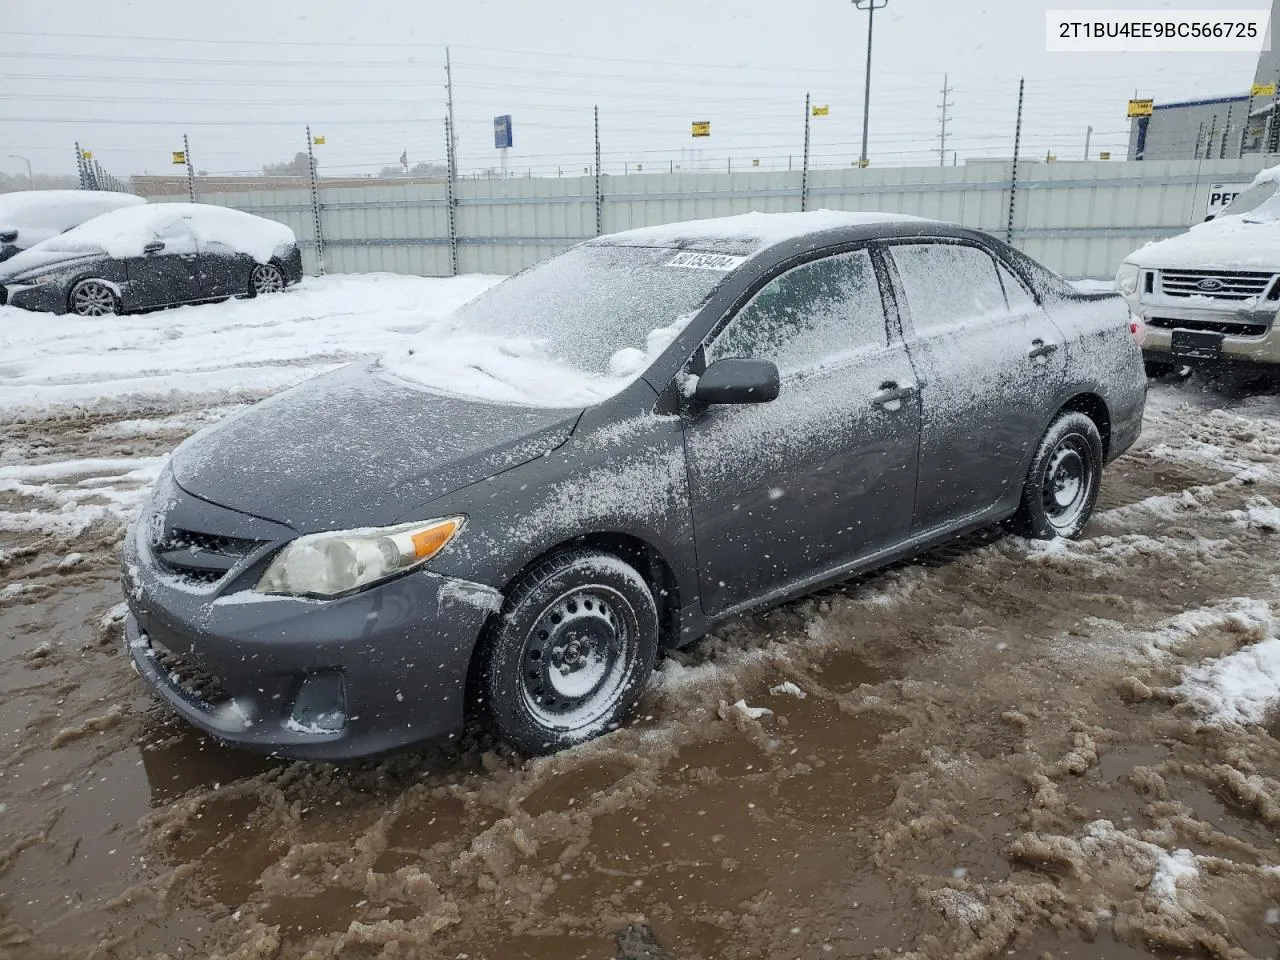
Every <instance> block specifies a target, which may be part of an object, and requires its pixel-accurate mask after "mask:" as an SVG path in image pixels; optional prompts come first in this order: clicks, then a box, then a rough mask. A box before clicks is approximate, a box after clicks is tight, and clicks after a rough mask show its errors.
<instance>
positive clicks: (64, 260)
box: [0, 248, 102, 283]
mask: <svg viewBox="0 0 1280 960" xmlns="http://www.w3.org/2000/svg"><path fill="white" fill-rule="evenodd" d="M101 257H102V253H101V252H100V251H99V252H95V251H92V250H87V251H86V250H78V251H76V252H74V253H71V252H68V251H66V250H41V249H38V248H33V249H30V250H23V251H21V252H20V253H16V254H14V255H13V256H12V257H10V258H9V259H8V260H6V261H4V263H3V264H0V283H8V282H9V281H10V280H15V279H18V278H21V277H22V276H23V274H27V273H30V274H33V275H38V274H40V273H43V272H47V271H49V270H56V269H59V268H61V267H70V266H74V265H75V264H77V263H81V262H88V261H90V260H97V259H100V258H101Z"/></svg>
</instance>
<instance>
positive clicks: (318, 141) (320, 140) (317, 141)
mask: <svg viewBox="0 0 1280 960" xmlns="http://www.w3.org/2000/svg"><path fill="white" fill-rule="evenodd" d="M311 142H312V144H314V145H315V146H317V147H318V146H320V145H321V144H323V143H324V137H312V138H311Z"/></svg>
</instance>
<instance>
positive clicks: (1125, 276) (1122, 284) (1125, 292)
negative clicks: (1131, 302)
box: [1116, 263, 1142, 297]
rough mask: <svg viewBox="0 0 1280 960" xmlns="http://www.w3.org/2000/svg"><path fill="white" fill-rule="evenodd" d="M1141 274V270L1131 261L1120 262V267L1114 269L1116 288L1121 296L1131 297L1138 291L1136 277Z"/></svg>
mask: <svg viewBox="0 0 1280 960" xmlns="http://www.w3.org/2000/svg"><path fill="white" fill-rule="evenodd" d="M1141 274H1142V271H1141V270H1140V269H1138V267H1137V266H1135V265H1134V264H1132V263H1122V264H1120V269H1119V270H1117V271H1116V289H1117V290H1119V291H1120V294H1121V296H1125V297H1132V296H1133V295H1134V294H1135V293H1137V292H1138V277H1139V276H1141Z"/></svg>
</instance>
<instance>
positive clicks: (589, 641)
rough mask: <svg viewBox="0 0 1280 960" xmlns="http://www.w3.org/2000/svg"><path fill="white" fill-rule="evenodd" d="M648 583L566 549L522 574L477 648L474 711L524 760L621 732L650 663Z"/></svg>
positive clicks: (652, 613)
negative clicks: (478, 711) (522, 753)
mask: <svg viewBox="0 0 1280 960" xmlns="http://www.w3.org/2000/svg"><path fill="white" fill-rule="evenodd" d="M660 637H661V628H660V626H659V615H658V606H657V603H656V602H655V600H654V596H653V591H652V589H651V588H650V587H649V584H648V582H647V581H646V580H645V578H644V577H642V576H641V575H640V573H639V571H637V570H636V569H635V568H634V567H632V566H631V565H630V564H629V563H627V562H625V561H623V560H622V559H620V558H619V557H617V556H614V555H612V554H608V553H603V552H597V551H594V550H582V549H577V550H574V549H569V550H564V551H562V552H560V553H555V554H552V555H551V556H548V557H546V558H544V559H543V560H541V561H539V562H538V563H537V564H535V565H534V566H533V567H531V568H530V569H529V570H527V571H525V573H524V574H523V575H521V576H520V578H519V579H518V580H516V582H515V583H514V584H512V585H511V587H509V588H508V590H507V591H506V600H505V602H504V603H503V606H502V612H501V613H500V614H498V615H497V616H496V617H494V618H493V619H492V620H491V621H490V623H489V627H488V630H487V631H486V635H485V637H483V638H482V641H481V646H480V648H479V651H478V659H477V662H476V664H475V669H476V674H475V684H476V685H475V690H474V695H475V697H476V700H475V704H476V706H477V707H480V708H481V709H482V710H483V714H484V717H485V719H486V721H487V722H488V724H489V725H490V726H491V727H492V728H493V729H494V731H495V732H496V733H497V734H498V735H499V736H501V737H502V738H503V739H504V740H506V741H507V742H508V743H509V744H511V745H512V746H513V747H515V748H516V749H517V750H520V751H522V752H524V753H527V754H546V753H554V752H555V751H557V750H563V749H565V748H566V747H572V746H575V745H577V744H579V743H585V742H586V741H588V740H590V739H592V738H593V737H598V736H600V735H602V734H605V733H608V732H609V731H610V730H613V729H615V728H616V727H618V726H619V725H620V724H622V723H623V722H624V721H625V720H626V717H627V714H629V713H630V712H631V709H632V708H633V707H634V706H635V704H636V701H637V700H638V699H639V698H640V694H641V692H642V691H643V690H644V686H645V683H646V682H647V681H648V679H649V675H650V673H651V671H652V670H653V664H654V660H655V659H656V658H657V655H658V644H659V640H660Z"/></svg>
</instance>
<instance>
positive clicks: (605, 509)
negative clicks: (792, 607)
mask: <svg viewBox="0 0 1280 960" xmlns="http://www.w3.org/2000/svg"><path fill="white" fill-rule="evenodd" d="M1145 384H1146V378H1145V376H1144V374H1143V369H1142V360H1141V352H1140V349H1139V346H1138V344H1137V343H1136V341H1135V338H1134V336H1133V334H1132V331H1131V329H1130V327H1129V312H1128V310H1127V309H1126V307H1125V304H1124V302H1123V301H1122V300H1121V299H1120V298H1119V297H1118V296H1115V295H1108V294H1093V295H1087V294H1081V293H1078V292H1076V291H1075V290H1073V289H1072V288H1071V287H1070V286H1068V285H1067V284H1066V283H1065V282H1064V281H1062V280H1061V278H1059V277H1058V276H1057V275H1056V274H1053V273H1051V272H1050V271H1048V270H1046V269H1045V268H1043V267H1041V266H1040V265H1039V264H1037V263H1036V262H1034V261H1033V260H1031V259H1029V258H1028V257H1026V256H1024V255H1023V254H1021V253H1019V252H1018V251H1016V250H1014V249H1012V248H1010V247H1008V246H1006V245H1005V244H1003V243H1001V242H999V241H998V240H995V239H993V238H991V237H990V236H987V235H986V234H983V233H979V232H976V231H972V230H966V229H963V228H960V227H956V226H951V225H947V224H943V223H937V222H933V221H928V220H920V219H915V218H910V217H895V216H889V215H880V214H841V213H829V212H818V213H810V214H776V215H761V214H752V215H746V216H743V217H736V218H729V219H724V220H707V221H699V222H692V223H684V224H675V225H671V226H665V227H655V228H648V229H643V230H637V231H632V232H629V233H622V234H617V235H614V236H606V237H601V238H599V239H596V240H592V241H590V242H587V243H584V244H581V245H579V246H577V247H574V248H573V249H571V250H569V251H567V252H566V253H563V254H561V255H560V256H558V257H554V258H552V259H550V260H547V261H545V262H543V263H541V264H539V265H538V266H535V267H533V268H531V269H529V270H527V271H525V272H523V273H521V274H519V275H518V276H516V277H514V278H511V279H509V280H507V281H505V282H503V283H501V284H499V285H498V286H496V287H494V288H492V289H490V290H489V291H487V292H486V293H484V294H482V295H481V296H480V297H478V298H477V299H475V300H474V301H472V302H471V303H469V304H467V305H466V306H464V307H462V308H461V309H460V310H458V311H457V312H455V313H454V314H453V315H451V317H449V318H447V319H446V320H445V321H443V322H442V323H440V324H439V325H435V326H431V327H429V328H427V329H425V330H424V331H422V332H421V333H419V334H416V335H413V336H412V337H410V339H409V342H407V343H406V344H405V346H404V347H403V348H402V349H398V350H397V351H395V352H394V353H392V354H390V355H388V356H386V357H384V358H383V359H382V360H381V361H380V362H377V363H374V364H371V365H369V364H359V365H353V366H348V367H346V368H343V369H340V370H338V371H336V372H333V373H331V374H327V375H324V376H321V377H318V378H316V379H314V380H311V381H309V382H307V383H304V384H302V385H300V386H298V387H295V388H293V389H292V390H288V391H286V392H284V393H282V394H279V395H277V396H275V397H274V398H272V399H270V400H267V401H265V402H263V403H261V404H258V405H257V406H255V407H252V408H249V409H247V410H245V411H243V412H241V413H239V414H238V415H236V416H234V417H232V418H230V419H228V420H226V421H224V422H222V423H221V424H218V425H216V426H214V427H212V428H210V429H208V430H206V431H204V432H202V433H200V434H197V435H196V436H195V437H193V438H191V439H190V440H188V441H187V442H186V443H185V444H184V445H183V446H182V447H180V448H179V449H178V450H177V451H176V452H175V454H174V455H173V457H172V460H171V463H170V465H169V466H168V467H167V468H166V470H165V471H164V473H163V475H162V476H161V478H160V480H159V481H158V483H157V486H156V488H155V490H154V492H153V493H152V495H151V498H150V500H149V503H148V504H147V506H146V507H145V508H144V509H143V511H142V512H141V515H140V517H139V519H138V520H137V521H136V522H135V524H134V525H133V527H132V529H131V531H130V533H129V535H128V536H127V538H126V541H125V546H124V551H123V580H124V592H125V596H126V599H127V601H128V605H129V611H130V612H129V615H128V617H127V618H126V631H125V634H126V643H127V651H128V654H129V656H130V658H131V659H132V662H133V664H134V666H135V668H136V669H137V671H138V672H139V673H140V674H141V675H142V676H143V677H144V678H145V679H146V681H147V682H148V683H149V684H150V685H151V686H152V687H153V688H154V689H155V690H156V691H158V693H159V694H160V696H161V697H162V698H163V699H164V700H165V701H166V702H167V703H168V704H169V705H170V706H171V707H172V708H173V709H174V710H175V711H177V712H178V713H179V714H181V715H182V716H183V717H185V718H187V719H188V720H189V721H190V722H191V723H193V724H195V725H196V726H198V727H200V728H201V729H203V730H205V731H207V732H208V733H209V734H211V735H213V736H214V737H216V738H219V739H220V740H222V741H225V742H227V743H230V744H235V745H239V746H243V747H249V748H256V749H259V750H264V751H268V752H272V753H276V754H280V755H285V756H296V757H312V758H330V759H332V758H342V757H352V756H361V755H367V754H372V753H378V752H382V751H386V750H390V749H393V748H398V747H402V746H405V745H408V744H413V743H417V742H420V741H424V740H427V739H429V738H434V737H438V736H441V735H451V734H453V733H455V732H456V731H457V730H458V729H459V728H460V727H461V725H462V723H463V719H464V716H465V715H466V712H467V709H468V707H469V706H471V707H475V708H476V709H478V710H479V711H480V712H481V713H482V715H483V716H484V717H486V718H487V719H488V721H489V722H490V723H491V724H492V725H493V726H494V727H495V728H496V729H497V731H498V732H499V733H500V735H501V736H503V737H505V738H506V739H507V740H508V741H509V742H511V743H512V744H514V745H516V746H517V747H519V748H520V749H522V750H524V751H527V752H530V753H543V752H549V751H553V750H557V749H560V748H564V747H568V746H571V745H573V744H577V743H581V742H583V741H585V740H588V739H590V738H592V737H595V736H597V735H599V734H602V733H605V732H606V731H608V730H610V729H612V728H613V727H615V726H616V725H618V724H619V723H621V722H623V721H624V720H625V718H626V716H627V714H628V712H629V711H630V710H631V708H632V707H633V705H634V704H635V702H636V700H637V698H638V697H639V695H640V692H641V691H642V690H643V688H644V687H645V684H646V682H647V681H648V679H649V676H650V672H651V670H652V668H653V665H654V662H655V658H656V657H657V656H658V655H659V653H660V651H661V650H663V649H664V648H672V647H678V646H682V645H685V644H688V643H691V642H692V641H694V640H696V639H697V638H699V637H700V636H702V635H703V634H705V633H706V632H707V631H708V630H710V629H711V628H712V627H713V626H714V625H715V624H717V623H719V622H721V621H723V620H725V619H726V618H728V617H733V616H736V615H740V614H742V613H745V612H748V611H752V610H758V609H761V608H764V607H768V606H771V605H774V604H778V603H781V602H783V601H785V600H788V599H790V598H793V597H797V596H799V595H802V594H804V593H806V592H808V591H811V590H813V589H815V588H818V587H821V586H823V585H825V584H828V583H831V582H833V581H836V580H839V579H841V578H845V577H848V576H849V575H851V574H853V573H856V572H859V571H863V570H867V569H871V568H875V567H879V566H882V565H884V564H886V563H889V562H891V561H894V560H897V559H899V558H902V557H904V556H908V555H911V554H913V553H917V552H919V551H921V550H924V549H926V548H928V547H929V546H931V545H934V544H936V543H938V542H939V541H943V540H946V539H948V538H951V537H955V536H957V535H959V534H963V533H965V532H967V531H970V530H973V529H975V528H979V527H983V526H986V525H990V524H995V523H998V522H1001V521H1006V520H1013V521H1015V522H1016V524H1017V526H1018V528H1019V529H1020V530H1022V531H1023V532H1025V533H1026V534H1027V535H1030V536H1033V537H1039V538H1046V539H1048V538H1055V537H1074V536H1077V535H1079V534H1080V533H1081V531H1082V530H1083V529H1084V527H1085V524H1086V522H1087V521H1088V519H1089V516H1090V513H1091V511H1092V510H1093V507H1094V504H1095V502H1096V498H1097V496H1098V490H1099V483H1100V480H1101V475H1102V470H1103V466H1104V464H1105V463H1107V462H1108V461H1110V460H1111V459H1113V458H1115V457H1117V456H1119V455H1120V454H1121V453H1122V452H1123V451H1124V450H1126V449H1127V448H1128V447H1129V446H1130V445H1131V444H1132V443H1133V442H1134V440H1135V439H1136V438H1137V436H1138V434H1139V431H1140V429H1141V424H1142V414H1143V406H1144V401H1145V396H1146V394H1145V389H1146V387H1145Z"/></svg>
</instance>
